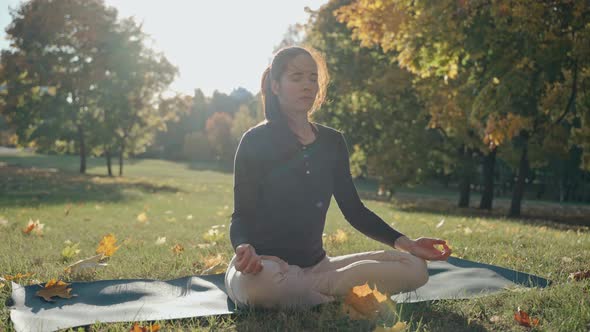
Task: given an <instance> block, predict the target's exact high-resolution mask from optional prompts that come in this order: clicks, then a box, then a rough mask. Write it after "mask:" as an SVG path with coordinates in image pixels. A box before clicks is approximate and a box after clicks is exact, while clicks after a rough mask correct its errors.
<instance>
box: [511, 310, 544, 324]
mask: <svg viewBox="0 0 590 332" xmlns="http://www.w3.org/2000/svg"><path fill="white" fill-rule="evenodd" d="M514 319H516V321H517V322H518V324H520V325H522V326H526V327H531V326H537V325H539V319H537V318H532V319H531V318H530V317H529V314H527V313H526V312H525V311H523V310H520V307H518V311H517V312H516V313H514Z"/></svg>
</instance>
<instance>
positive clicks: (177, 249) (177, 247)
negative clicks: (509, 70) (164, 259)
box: [172, 244, 184, 255]
mask: <svg viewBox="0 0 590 332" xmlns="http://www.w3.org/2000/svg"><path fill="white" fill-rule="evenodd" d="M183 251H184V247H183V246H182V245H180V244H175V245H174V247H172V252H173V253H175V254H176V255H180V254H181V253H182V252H183Z"/></svg>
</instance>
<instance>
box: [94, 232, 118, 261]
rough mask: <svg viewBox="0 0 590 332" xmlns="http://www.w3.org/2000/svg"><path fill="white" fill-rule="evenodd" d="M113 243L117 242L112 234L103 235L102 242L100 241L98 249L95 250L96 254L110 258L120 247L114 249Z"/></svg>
mask: <svg viewBox="0 0 590 332" xmlns="http://www.w3.org/2000/svg"><path fill="white" fill-rule="evenodd" d="M115 242H117V238H116V237H115V236H114V235H113V234H108V235H105V236H104V237H103V238H102V240H100V243H99V244H98V248H96V253H97V254H103V255H105V256H107V257H110V256H112V255H113V254H114V253H115V252H116V251H117V250H118V249H119V247H120V246H116V247H115Z"/></svg>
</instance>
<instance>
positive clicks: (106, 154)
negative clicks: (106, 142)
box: [104, 147, 113, 176]
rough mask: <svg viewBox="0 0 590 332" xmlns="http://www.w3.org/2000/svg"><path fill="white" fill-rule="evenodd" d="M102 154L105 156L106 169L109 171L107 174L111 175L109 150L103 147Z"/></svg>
mask: <svg viewBox="0 0 590 332" xmlns="http://www.w3.org/2000/svg"><path fill="white" fill-rule="evenodd" d="M104 151H105V152H104V155H105V157H106V158H107V170H108V172H109V176H113V169H112V167H111V150H110V149H109V148H106V147H105V150H104Z"/></svg>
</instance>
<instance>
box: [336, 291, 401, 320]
mask: <svg viewBox="0 0 590 332" xmlns="http://www.w3.org/2000/svg"><path fill="white" fill-rule="evenodd" d="M343 309H344V312H345V313H347V314H348V315H349V316H350V318H351V319H375V318H376V317H377V316H378V315H379V314H380V313H384V312H385V311H389V312H392V311H394V310H395V302H393V301H392V300H391V299H390V298H389V297H388V296H386V295H384V294H382V293H380V292H379V291H378V290H377V288H376V287H375V289H374V290H373V289H371V287H369V285H368V283H365V284H363V285H360V286H355V287H353V288H352V289H351V290H350V291H349V293H348V295H347V296H346V298H345V299H344V303H343Z"/></svg>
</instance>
